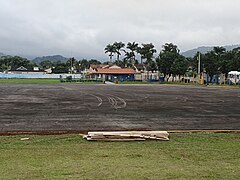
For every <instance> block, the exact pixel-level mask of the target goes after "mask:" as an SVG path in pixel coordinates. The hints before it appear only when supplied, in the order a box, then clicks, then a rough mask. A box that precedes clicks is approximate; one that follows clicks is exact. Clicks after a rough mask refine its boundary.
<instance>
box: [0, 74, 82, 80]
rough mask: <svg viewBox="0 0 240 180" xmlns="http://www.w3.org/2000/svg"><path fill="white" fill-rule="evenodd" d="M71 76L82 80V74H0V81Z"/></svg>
mask: <svg viewBox="0 0 240 180" xmlns="http://www.w3.org/2000/svg"><path fill="white" fill-rule="evenodd" d="M67 76H72V79H75V78H82V77H83V75H82V74H6V73H0V79H11V78H12V79H14V78H16V79H59V78H60V77H62V78H66V77H67Z"/></svg>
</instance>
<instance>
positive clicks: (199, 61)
mask: <svg viewBox="0 0 240 180" xmlns="http://www.w3.org/2000/svg"><path fill="white" fill-rule="evenodd" d="M197 60H198V82H199V83H201V55H200V52H198V57H197Z"/></svg>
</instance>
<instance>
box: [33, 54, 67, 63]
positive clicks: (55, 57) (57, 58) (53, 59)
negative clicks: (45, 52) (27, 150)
mask: <svg viewBox="0 0 240 180" xmlns="http://www.w3.org/2000/svg"><path fill="white" fill-rule="evenodd" d="M47 60H49V61H51V62H58V61H60V62H66V61H67V60H68V58H66V57H63V56H61V55H53V56H43V57H36V58H34V59H33V60H32V62H33V63H36V64H40V63H41V62H42V61H47Z"/></svg>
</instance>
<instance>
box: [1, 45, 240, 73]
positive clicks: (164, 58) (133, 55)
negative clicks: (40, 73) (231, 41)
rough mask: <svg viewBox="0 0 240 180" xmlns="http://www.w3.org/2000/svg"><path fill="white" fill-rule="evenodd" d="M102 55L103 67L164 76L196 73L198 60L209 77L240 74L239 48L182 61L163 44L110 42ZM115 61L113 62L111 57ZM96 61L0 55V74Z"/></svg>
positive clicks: (76, 68) (75, 68) (74, 68)
mask: <svg viewBox="0 0 240 180" xmlns="http://www.w3.org/2000/svg"><path fill="white" fill-rule="evenodd" d="M104 52H105V53H106V54H108V56H109V61H106V62H104V64H116V65H118V66H121V67H134V66H136V65H137V64H144V65H145V67H146V69H147V70H148V71H159V72H160V73H162V74H163V76H164V77H169V76H171V75H172V76H173V77H175V76H180V75H187V76H193V75H196V74H197V69H198V57H199V55H200V57H201V67H200V68H201V72H206V73H207V74H208V75H209V76H210V78H211V77H213V75H216V74H220V73H222V74H225V75H226V76H227V74H228V72H229V71H240V47H238V48H235V49H233V50H231V51H227V50H226V49H225V48H223V47H219V46H218V47H214V48H213V50H212V51H209V52H208V53H205V54H201V53H197V54H196V55H195V56H194V57H193V58H186V57H184V56H183V55H181V54H180V50H179V48H178V47H177V45H175V44H173V43H165V44H164V45H162V49H161V50H160V51H159V52H157V50H156V49H155V46H154V45H153V44H152V43H145V44H141V45H139V44H138V43H136V42H128V43H127V44H126V45H125V44H124V43H123V42H114V43H113V44H108V45H107V46H106V47H105V49H104ZM114 56H115V60H114V61H113V57H114ZM101 63H102V62H101V61H99V60H95V59H91V60H87V59H82V60H76V59H75V58H74V57H73V58H69V59H68V60H67V61H66V62H60V61H58V62H52V61H49V60H46V61H42V62H41V63H40V64H39V65H37V64H34V63H33V62H32V61H30V60H28V59H26V58H22V57H20V56H14V57H13V56H1V57H0V71H1V72H3V71H6V70H9V69H10V68H12V67H20V66H24V67H34V66H39V67H41V68H43V69H47V68H52V72H53V73H69V72H72V73H80V72H81V71H83V70H85V69H88V68H89V66H90V64H101Z"/></svg>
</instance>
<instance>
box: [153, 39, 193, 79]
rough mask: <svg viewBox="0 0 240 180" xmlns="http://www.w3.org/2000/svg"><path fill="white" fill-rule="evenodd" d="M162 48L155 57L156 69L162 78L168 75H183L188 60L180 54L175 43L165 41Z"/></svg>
mask: <svg viewBox="0 0 240 180" xmlns="http://www.w3.org/2000/svg"><path fill="white" fill-rule="evenodd" d="M162 47H163V50H162V51H161V52H160V54H159V57H158V58H157V60H156V61H157V65H158V69H159V71H160V72H161V73H163V76H164V78H165V77H166V76H167V75H168V76H170V75H173V76H174V77H175V76H176V75H184V74H185V73H186V71H187V69H188V61H187V60H186V58H185V57H184V56H182V55H180V54H179V53H180V50H179V49H178V47H177V45H174V44H173V43H165V44H164V45H163V46H162Z"/></svg>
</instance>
